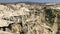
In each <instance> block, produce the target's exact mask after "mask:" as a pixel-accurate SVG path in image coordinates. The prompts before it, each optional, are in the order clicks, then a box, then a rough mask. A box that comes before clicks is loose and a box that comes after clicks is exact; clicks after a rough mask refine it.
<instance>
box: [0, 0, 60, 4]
mask: <svg viewBox="0 0 60 34" xmlns="http://www.w3.org/2000/svg"><path fill="white" fill-rule="evenodd" d="M4 2H5V3H7V2H39V3H44V2H54V3H60V0H0V3H4Z"/></svg>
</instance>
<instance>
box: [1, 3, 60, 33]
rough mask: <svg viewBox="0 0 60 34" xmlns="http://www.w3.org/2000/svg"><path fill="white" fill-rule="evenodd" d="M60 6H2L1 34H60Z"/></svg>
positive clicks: (18, 4)
mask: <svg viewBox="0 0 60 34" xmlns="http://www.w3.org/2000/svg"><path fill="white" fill-rule="evenodd" d="M59 7H60V5H40V4H27V3H17V4H0V32H1V34H6V33H7V34H60V28H59V27H60V8H59Z"/></svg>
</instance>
